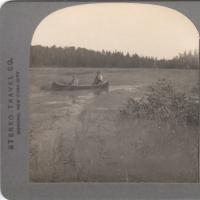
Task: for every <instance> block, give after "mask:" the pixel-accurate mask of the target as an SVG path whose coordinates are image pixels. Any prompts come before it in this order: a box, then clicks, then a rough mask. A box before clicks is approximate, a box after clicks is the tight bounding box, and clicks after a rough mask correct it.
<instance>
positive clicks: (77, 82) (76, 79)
mask: <svg viewBox="0 0 200 200" xmlns="http://www.w3.org/2000/svg"><path fill="white" fill-rule="evenodd" d="M69 84H70V85H73V86H78V85H79V79H78V78H77V77H76V75H73V76H72V80H71V81H70V83H69Z"/></svg>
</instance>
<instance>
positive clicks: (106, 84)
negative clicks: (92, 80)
mask: <svg viewBox="0 0 200 200" xmlns="http://www.w3.org/2000/svg"><path fill="white" fill-rule="evenodd" d="M108 88H109V82H108V81H105V82H103V83H101V84H98V85H95V84H93V85H78V86H75V85H67V84H64V83H57V82H53V83H52V85H51V89H52V90H57V91H61V90H96V89H100V90H107V89H108Z"/></svg>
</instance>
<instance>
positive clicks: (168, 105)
mask: <svg viewBox="0 0 200 200" xmlns="http://www.w3.org/2000/svg"><path fill="white" fill-rule="evenodd" d="M121 112H122V114H124V115H126V116H129V117H132V118H137V119H139V118H140V119H147V120H156V121H157V122H158V123H159V122H166V123H168V124H171V125H175V124H179V125H185V126H188V125H198V124H199V104H198V99H197V98H196V97H195V96H190V97H188V96H186V95H185V94H184V93H182V92H177V91H176V90H175V87H174V85H173V84H172V82H170V81H168V80H166V79H160V80H158V81H157V82H156V83H155V84H154V85H152V86H150V87H149V88H148V92H147V95H146V96H144V97H143V98H141V99H140V100H135V99H134V98H129V99H128V101H127V103H126V104H125V106H124V108H123V109H122V110H121Z"/></svg>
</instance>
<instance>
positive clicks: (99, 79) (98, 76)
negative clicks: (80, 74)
mask: <svg viewBox="0 0 200 200" xmlns="http://www.w3.org/2000/svg"><path fill="white" fill-rule="evenodd" d="M100 83H103V75H102V74H101V72H100V71H98V72H97V74H96V77H95V79H94V84H96V85H98V84H100Z"/></svg>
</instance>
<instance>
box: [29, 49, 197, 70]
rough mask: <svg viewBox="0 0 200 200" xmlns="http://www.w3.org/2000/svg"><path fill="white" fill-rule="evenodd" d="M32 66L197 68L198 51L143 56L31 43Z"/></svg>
mask: <svg viewBox="0 0 200 200" xmlns="http://www.w3.org/2000/svg"><path fill="white" fill-rule="evenodd" d="M30 63H31V67H85V68H178V69H197V68H198V65H199V55H198V51H197V50H194V51H184V52H183V53H180V54H179V55H177V56H175V57H174V58H171V59H158V58H156V57H147V56H141V55H138V54H137V53H135V54H130V53H123V52H120V51H117V50H115V51H107V50H102V51H95V50H91V49H86V48H81V47H64V48H62V47H56V46H52V47H44V46H41V45H36V46H31V50H30Z"/></svg>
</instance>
